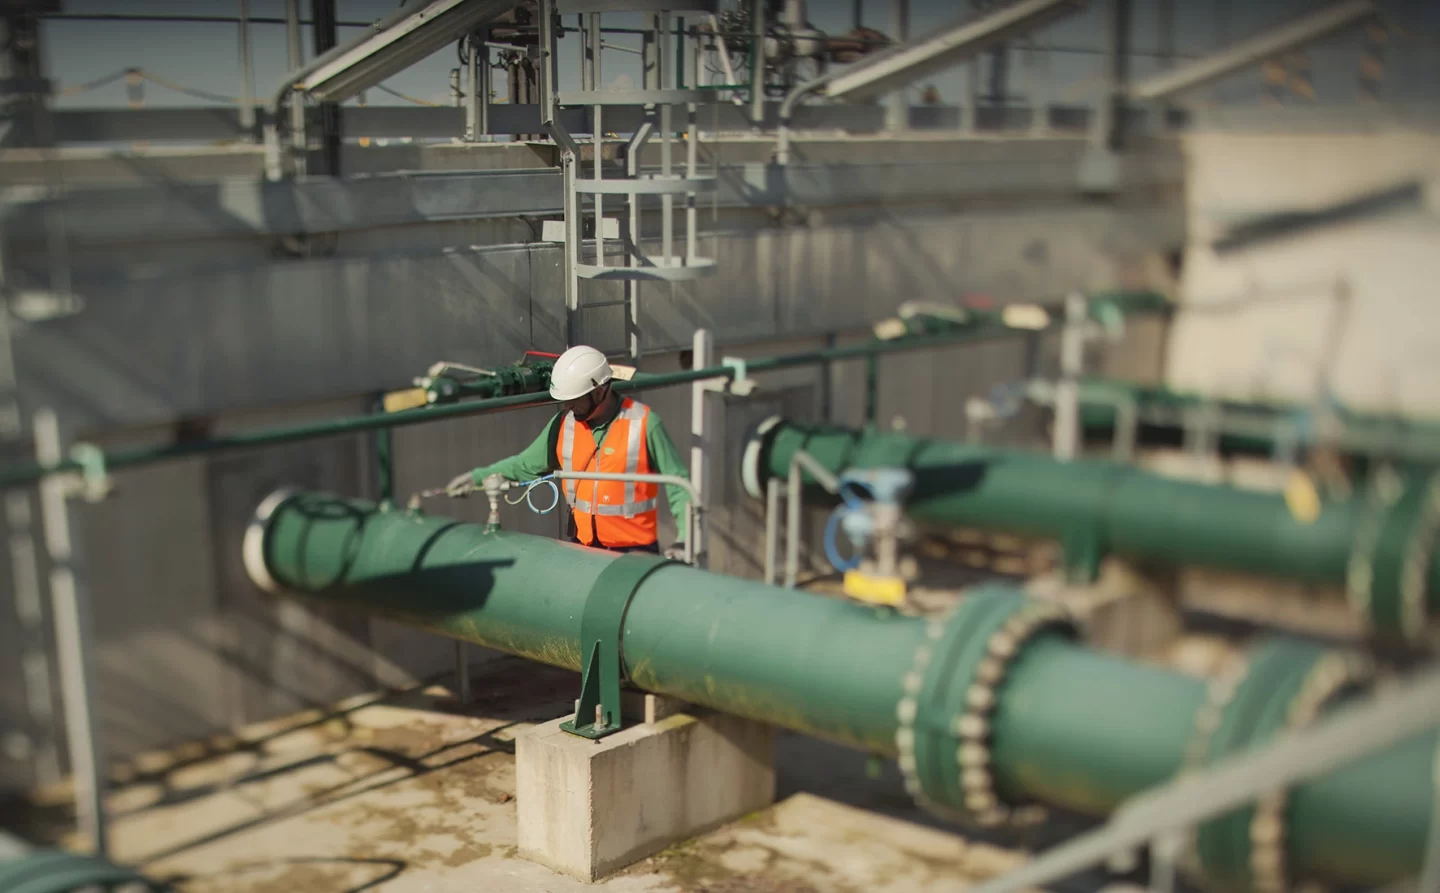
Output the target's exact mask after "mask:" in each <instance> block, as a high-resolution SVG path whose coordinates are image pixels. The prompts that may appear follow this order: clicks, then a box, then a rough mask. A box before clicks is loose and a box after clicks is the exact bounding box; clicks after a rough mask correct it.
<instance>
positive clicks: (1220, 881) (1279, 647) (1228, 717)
mask: <svg viewBox="0 0 1440 893" xmlns="http://www.w3.org/2000/svg"><path fill="white" fill-rule="evenodd" d="M1239 667H1240V665H1239V664H1236V665H1232V666H1231V667H1228V668H1227V669H1226V670H1225V671H1224V672H1222V673H1221V675H1220V676H1219V677H1218V678H1217V679H1216V680H1215V681H1214V682H1212V683H1211V685H1210V686H1209V688H1208V690H1207V697H1206V701H1205V703H1204V704H1203V705H1202V706H1201V707H1200V709H1199V710H1197V711H1196V727H1195V734H1194V736H1193V737H1192V739H1191V742H1190V745H1189V747H1188V748H1187V753H1186V771H1187V772H1193V771H1195V770H1198V769H1200V768H1202V767H1204V766H1208V765H1211V764H1214V763H1217V762H1220V761H1222V760H1224V759H1226V758H1228V757H1230V756H1233V755H1234V754H1237V753H1240V752H1243V751H1245V750H1248V749H1250V748H1252V747H1254V746H1256V745H1257V744H1259V743H1262V742H1265V741H1267V740H1269V739H1271V738H1273V737H1274V736H1275V735H1278V734H1280V733H1282V732H1284V731H1287V730H1289V729H1295V728H1302V727H1304V726H1305V725H1308V724H1310V723H1311V722H1313V721H1314V719H1315V718H1316V717H1317V716H1319V715H1320V713H1321V712H1322V711H1323V710H1324V708H1325V707H1326V706H1328V705H1329V704H1331V703H1333V701H1334V700H1335V698H1336V697H1338V696H1340V695H1341V694H1342V693H1346V692H1349V691H1352V690H1355V689H1356V688H1358V687H1361V686H1362V685H1363V684H1364V683H1365V682H1366V681H1368V680H1369V679H1370V678H1371V675H1372V672H1373V671H1372V669H1371V667H1370V664H1369V662H1368V661H1366V660H1365V659H1364V658H1363V657H1360V656H1358V655H1352V654H1348V653H1343V652H1333V651H1326V650H1324V649H1323V648H1321V647H1319V646H1316V645H1313V644H1310V643H1305V642H1298V641H1295V640H1286V639H1275V640H1270V641H1267V642H1264V643H1262V644H1261V645H1260V646H1258V647H1257V648H1255V649H1254V650H1253V651H1252V652H1251V653H1250V654H1249V655H1248V657H1247V659H1246V660H1245V661H1244V663H1243V670H1241V669H1239ZM1287 805H1288V804H1287V798H1286V795H1285V794H1284V793H1283V792H1279V793H1276V794H1271V795H1269V796H1267V797H1265V798H1262V799H1261V800H1260V801H1259V802H1258V803H1257V804H1255V805H1254V806H1251V807H1246V808H1242V809H1238V810H1235V811H1233V812H1231V813H1227V814H1226V815H1224V816H1221V817H1219V818H1215V819H1212V820H1210V821H1208V822H1205V823H1202V824H1201V825H1200V826H1199V827H1198V828H1197V829H1196V830H1195V832H1194V836H1193V842H1192V845H1191V847H1190V850H1191V851H1190V852H1189V853H1188V854H1187V858H1186V860H1185V862H1186V867H1187V869H1189V870H1191V871H1194V872H1196V874H1197V876H1198V877H1203V878H1204V879H1206V880H1207V881H1209V882H1211V883H1213V884H1217V885H1221V886H1228V887H1235V888H1248V889H1252V890H1256V891H1260V893H1279V891H1281V890H1284V889H1285V887H1286V881H1287V879H1286V864H1285V863H1286V859H1285V841H1286V833H1285V812H1286V808H1287Z"/></svg>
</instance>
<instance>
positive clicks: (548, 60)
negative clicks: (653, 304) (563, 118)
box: [536, 0, 558, 124]
mask: <svg viewBox="0 0 1440 893" xmlns="http://www.w3.org/2000/svg"><path fill="white" fill-rule="evenodd" d="M539 50H540V70H539V71H538V72H536V74H537V76H538V79H539V81H540V85H539V86H540V123H541V124H549V123H550V122H551V121H552V120H554V118H555V91H556V89H557V86H558V85H557V84H556V83H555V74H556V71H555V3H554V0H540V46H539Z"/></svg>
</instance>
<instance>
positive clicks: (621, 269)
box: [541, 0, 716, 362]
mask: <svg viewBox="0 0 1440 893" xmlns="http://www.w3.org/2000/svg"><path fill="white" fill-rule="evenodd" d="M715 5H716V4H715V0H674V3H673V5H671V4H667V6H669V8H667V9H665V10H664V11H656V9H655V6H656V4H654V3H646V2H645V0H542V3H541V29H542V35H541V45H542V47H543V52H544V53H545V58H544V65H543V73H544V77H545V82H546V86H545V90H544V93H543V97H542V98H543V104H542V112H541V115H542V120H544V122H545V126H546V129H547V130H548V131H549V132H550V134H551V135H552V136H553V137H554V138H555V141H556V142H557V143H558V144H559V145H560V148H561V153H560V157H561V166H562V170H563V174H564V179H565V185H564V188H565V215H564V216H565V224H564V226H565V236H564V240H565V254H564V257H565V261H564V275H565V318H566V325H565V329H566V332H565V335H566V343H567V344H570V345H574V344H576V343H578V341H579V338H580V326H579V322H580V319H579V315H580V314H581V313H582V312H585V311H590V310H597V309H600V308H604V307H615V306H623V307H624V308H625V329H626V334H627V344H626V351H627V352H628V354H629V357H630V359H631V361H632V362H638V360H639V358H640V349H641V337H640V308H639V291H640V284H641V283H642V282H668V283H672V284H673V283H677V282H687V281H693V280H696V279H700V278H702V277H704V276H708V275H710V274H712V273H713V272H714V270H715V260H714V259H713V258H709V257H702V256H701V255H700V254H699V252H698V250H697V245H696V236H697V233H696V229H697V216H698V215H697V208H696V198H697V196H698V195H699V194H701V193H708V192H713V191H714V190H715V186H716V178H715V177H714V176H702V175H700V174H699V172H698V158H697V151H698V145H697V136H698V133H697V126H696V109H697V106H698V104H699V103H701V102H704V101H706V100H707V97H708V93H707V91H705V90H701V89H695V88H694V87H693V85H692V88H690V89H687V88H685V86H684V81H685V75H684V73H683V71H682V70H681V69H682V68H683V64H682V62H677V61H676V60H677V59H678V60H682V61H683V60H684V59H685V57H686V54H685V52H684V44H685V40H686V38H685V36H684V34H683V23H684V19H683V18H682V19H680V20H679V23H680V27H679V28H673V27H672V18H671V14H672V12H674V11H677V10H679V11H690V10H694V11H698V12H714V10H715ZM622 11H629V12H636V11H640V12H646V13H649V14H650V15H649V17H648V25H647V27H645V28H644V29H642V31H643V33H642V35H641V37H642V40H643V49H642V50H641V53H642V55H643V56H644V59H645V66H644V70H645V82H644V85H643V89H640V90H633V91H612V90H604V89H601V87H600V83H601V71H602V66H601V51H602V49H603V48H604V44H603V41H602V40H601V29H600V19H601V14H602V13H605V12H622ZM572 13H573V14H577V15H580V16H581V21H582V28H581V33H582V48H581V63H582V64H581V89H579V90H573V91H568V90H567V91H562V90H559V89H557V87H556V83H557V82H556V76H555V71H556V69H555V48H556V44H555V36H556V35H555V33H554V32H555V21H556V16H557V15H568V14H572ZM676 31H680V32H682V33H680V34H679V35H678V37H679V40H680V41H681V43H680V44H679V45H678V47H677V45H676V44H675V42H674V41H675V39H676V37H677V34H676ZM690 55H691V58H692V59H694V58H696V56H697V55H698V54H697V53H696V52H695V50H694V49H692V51H691V54H690ZM565 107H572V108H573V107H582V108H589V109H590V115H591V125H590V129H591V130H592V131H593V133H592V140H593V144H594V149H593V151H594V159H593V162H594V166H593V170H592V173H591V175H590V176H588V177H586V176H584V175H583V174H584V171H583V167H584V165H583V162H582V157H581V147H580V144H579V143H578V142H577V141H576V140H575V138H574V137H572V136H571V135H570V134H569V133H568V132H567V131H566V129H565V127H564V125H563V124H562V123H561V122H560V118H559V115H558V109H560V108H565ZM616 107H628V108H632V109H640V110H641V112H642V115H643V120H642V123H641V125H640V127H639V128H638V129H637V130H636V131H635V132H634V134H633V135H632V136H631V138H630V140H629V143H628V144H627V145H626V157H625V175H624V176H623V177H611V178H609V179H607V178H606V177H605V175H604V169H603V156H604V135H605V127H604V113H605V109H607V108H616ZM677 107H679V108H682V109H683V110H684V114H685V116H686V120H685V130H684V132H685V160H684V165H683V169H682V170H678V171H677V166H678V165H677V163H676V159H675V158H674V150H675V136H676V133H677V129H676V122H675V120H674V118H675V110H676V108H677ZM652 139H654V140H656V141H658V143H659V147H660V172H659V173H642V172H641V170H640V153H641V152H642V151H643V150H644V148H645V147H646V145H647V144H648V143H649V142H650V141H651V140H652ZM611 195H613V196H624V197H625V201H626V205H627V211H628V223H629V227H628V232H627V233H626V234H625V235H623V236H621V237H620V242H621V245H622V252H623V255H624V258H623V260H622V261H621V262H620V263H611V262H609V259H607V257H606V246H605V197H606V196H611ZM586 196H588V197H589V203H590V210H589V213H590V214H591V215H592V216H593V219H594V222H595V235H594V238H593V240H583V244H582V238H581V234H582V223H583V220H584V217H585V215H586V213H587V212H586V208H585V207H584V201H585V199H584V197H586ZM645 196H659V197H660V202H661V239H660V245H659V250H658V253H657V255H655V256H652V255H651V254H649V253H647V252H646V251H645V250H644V248H643V247H642V245H641V228H640V222H641V200H642V197H645ZM677 197H680V198H682V199H683V200H684V210H685V216H684V221H683V225H682V227H681V232H680V233H679V236H678V238H679V239H681V240H682V241H683V247H682V248H681V249H679V250H677V248H676V239H677V234H676V232H675V199H676V198H677ZM608 281H621V282H623V283H624V297H623V298H621V299H620V300H600V301H588V302H582V301H581V300H580V296H581V283H582V282H608Z"/></svg>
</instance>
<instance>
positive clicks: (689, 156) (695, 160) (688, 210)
mask: <svg viewBox="0 0 1440 893" xmlns="http://www.w3.org/2000/svg"><path fill="white" fill-rule="evenodd" d="M696 113H697V109H696V107H695V103H693V102H692V103H689V104H687V105H686V106H685V114H686V122H685V176H686V178H687V179H690V180H694V179H695V178H696V177H698V176H699V175H700V129H699V127H698V126H697V124H696V120H695V119H696ZM695 201H696V195H695V193H693V192H687V193H685V263H686V265H687V266H688V265H690V264H693V263H695V252H696V250H697V249H696V244H695V240H696V238H697V236H696V233H695V230H696V227H697V226H698V225H699V223H700V214H699V208H697V207H696V204H695Z"/></svg>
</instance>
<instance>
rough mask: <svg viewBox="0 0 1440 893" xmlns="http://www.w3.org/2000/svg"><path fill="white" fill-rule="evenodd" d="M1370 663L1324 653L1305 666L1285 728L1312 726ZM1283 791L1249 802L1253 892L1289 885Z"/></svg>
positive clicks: (1361, 681) (1364, 676)
mask: <svg viewBox="0 0 1440 893" xmlns="http://www.w3.org/2000/svg"><path fill="white" fill-rule="evenodd" d="M1374 678H1375V667H1374V664H1372V663H1371V662H1370V660H1369V659H1368V658H1366V657H1364V656H1363V655H1360V654H1347V653H1343V652H1330V653H1328V654H1326V655H1324V656H1323V657H1321V658H1320V659H1319V660H1318V661H1316V662H1315V664H1314V666H1312V667H1311V668H1310V672H1309V674H1308V675H1307V676H1306V677H1305V680H1304V682H1303V683H1302V684H1301V688H1300V691H1299V693H1298V694H1296V695H1295V697H1293V698H1292V699H1291V700H1290V705H1289V709H1288V711H1287V712H1286V715H1285V723H1284V727H1285V729H1286V730H1295V729H1303V728H1306V727H1308V726H1310V725H1312V724H1313V723H1314V722H1315V720H1316V719H1318V718H1319V717H1320V715H1321V713H1323V712H1324V710H1325V709H1326V707H1328V706H1329V705H1331V704H1333V703H1334V702H1335V700H1336V699H1337V698H1339V697H1340V696H1342V695H1344V694H1346V693H1349V692H1351V691H1355V690H1356V689H1359V688H1361V687H1363V686H1365V685H1368V684H1369V683H1370V682H1372V681H1373V680H1374ZM1288 806H1289V792H1288V791H1285V790H1279V791H1276V792H1274V793H1272V794H1269V795H1267V796H1265V797H1263V798H1261V799H1260V800H1258V801H1257V802H1256V804H1255V813H1254V815H1253V816H1252V817H1251V819H1250V877H1251V883H1252V884H1253V886H1254V888H1255V890H1257V891H1259V893H1284V891H1285V890H1287V889H1289V887H1290V883H1289V882H1290V879H1289V877H1288V874H1289V871H1288V868H1289V866H1288V859H1287V857H1286V853H1285V847H1286V840H1287V836H1286V833H1285V811H1286V808H1287V807H1288Z"/></svg>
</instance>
